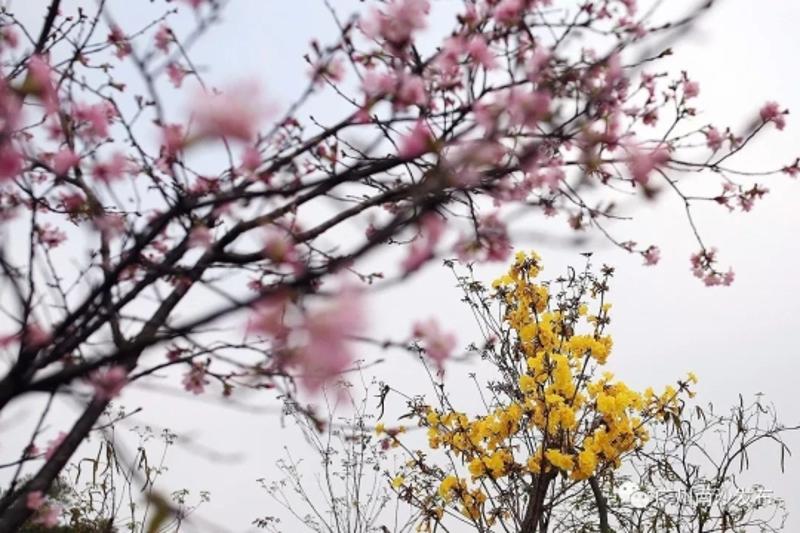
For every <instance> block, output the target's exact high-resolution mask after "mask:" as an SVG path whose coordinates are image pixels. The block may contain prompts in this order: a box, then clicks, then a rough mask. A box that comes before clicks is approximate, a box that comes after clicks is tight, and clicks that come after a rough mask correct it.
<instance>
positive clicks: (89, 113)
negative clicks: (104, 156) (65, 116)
mask: <svg viewBox="0 0 800 533" xmlns="http://www.w3.org/2000/svg"><path fill="white" fill-rule="evenodd" d="M72 115H73V117H74V119H75V120H76V121H77V122H83V123H85V124H86V133H87V135H88V136H89V137H91V138H105V137H108V126H109V122H110V121H111V120H112V119H113V118H114V117H115V116H116V110H115V109H114V108H113V106H111V105H110V104H109V103H107V102H100V103H97V104H92V105H87V104H76V105H75V107H74V108H73V111H72Z"/></svg>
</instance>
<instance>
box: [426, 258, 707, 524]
mask: <svg viewBox="0 0 800 533" xmlns="http://www.w3.org/2000/svg"><path fill="white" fill-rule="evenodd" d="M541 269H542V267H541V260H540V258H539V256H538V255H537V254H535V253H532V254H524V253H519V254H517V256H516V258H515V261H514V263H513V264H512V266H511V268H510V269H509V271H508V272H507V273H506V274H505V275H503V276H502V277H500V278H499V279H498V280H496V281H495V282H494V283H493V288H494V290H495V291H496V296H497V298H498V299H499V300H500V302H501V305H502V306H503V309H504V323H505V329H504V330H503V332H504V333H505V337H504V338H505V339H507V342H505V343H504V346H506V347H507V348H506V349H504V350H501V351H500V352H501V353H498V354H497V355H496V358H495V359H494V360H493V361H494V362H495V363H496V365H495V366H496V367H497V368H498V369H499V370H501V372H500V374H501V376H502V381H503V384H502V385H503V386H502V387H501V390H503V391H504V396H505V399H497V400H496V401H495V402H494V404H493V407H492V410H491V411H490V412H489V413H487V414H485V415H481V416H476V417H470V416H468V415H467V414H466V413H463V412H458V411H453V410H450V409H449V408H447V407H445V406H442V408H440V409H438V410H437V409H436V408H433V407H430V406H426V405H423V406H420V407H419V409H417V410H416V412H415V414H416V415H417V417H418V420H419V423H420V425H422V426H425V427H427V430H428V444H429V446H430V448H433V449H437V448H443V449H444V450H445V452H446V453H447V454H448V455H449V456H450V457H451V458H452V459H454V460H455V464H458V462H460V463H461V464H463V465H465V466H466V467H467V469H468V471H469V474H470V476H471V480H472V481H473V482H476V483H479V484H480V485H482V486H484V487H486V486H487V484H486V483H484V482H485V481H489V482H490V483H489V484H488V486H493V485H494V486H497V482H498V481H499V480H504V481H505V482H508V483H512V482H514V480H521V481H522V482H523V483H527V482H526V481H525V479H526V478H528V479H530V476H534V477H535V476H538V475H542V474H544V473H547V474H548V475H555V474H558V473H561V474H563V475H565V476H569V477H570V478H572V479H574V480H584V479H587V478H589V477H592V476H594V475H596V474H597V473H598V472H600V471H602V470H604V469H615V468H618V467H619V466H620V461H621V459H622V457H623V455H624V454H625V453H627V452H631V451H632V450H634V449H637V448H638V447H640V446H642V445H643V444H644V443H645V442H647V440H648V437H649V436H648V432H647V429H646V425H647V423H648V422H650V421H651V420H656V421H657V420H665V419H667V418H672V415H675V416H677V415H679V414H680V406H681V400H680V393H681V392H687V391H688V385H689V383H694V382H696V378H695V377H694V375H693V374H690V377H689V379H688V380H687V381H685V382H679V387H678V389H675V388H673V387H667V388H666V389H665V390H664V392H663V393H661V394H656V393H655V392H654V391H653V390H652V389H649V388H648V389H647V390H645V391H644V392H643V393H640V392H637V391H635V390H633V389H631V388H630V387H628V386H627V385H626V384H625V383H623V382H621V381H618V380H615V379H614V376H613V375H612V374H611V373H610V372H604V373H602V375H601V376H600V377H599V378H595V375H594V374H595V371H596V370H597V369H598V368H600V367H602V366H603V365H605V364H606V362H607V360H608V358H609V355H610V353H611V349H612V346H613V343H612V340H611V337H610V336H609V335H607V334H606V333H605V332H604V329H605V326H606V325H607V324H608V323H609V321H610V318H609V310H610V308H611V306H610V304H608V303H607V302H605V301H604V296H605V289H604V287H605V284H604V283H598V284H595V285H591V284H588V283H587V286H584V289H585V290H582V291H581V292H579V293H578V294H577V295H574V294H573V295H571V296H569V297H566V296H564V294H563V291H562V294H560V295H558V296H556V297H554V296H553V295H551V293H550V286H549V285H548V284H546V283H537V282H536V278H537V277H538V275H539V273H540V271H541ZM590 306H592V307H596V314H595V315H590V314H589V308H590ZM448 405H449V404H448ZM440 479H441V481H440V484H439V488H438V496H439V497H440V498H441V500H442V501H443V502H444V505H446V504H449V503H451V502H454V501H456V502H458V503H460V507H461V512H462V514H464V515H465V516H467V517H472V518H474V517H475V516H478V514H479V513H480V512H481V506H482V505H483V504H484V502H485V501H486V495H485V494H484V493H483V492H481V491H480V490H479V489H475V490H470V488H469V485H468V483H467V479H466V478H462V477H457V476H455V475H447V476H446V477H443V478H440ZM476 490H477V492H476Z"/></svg>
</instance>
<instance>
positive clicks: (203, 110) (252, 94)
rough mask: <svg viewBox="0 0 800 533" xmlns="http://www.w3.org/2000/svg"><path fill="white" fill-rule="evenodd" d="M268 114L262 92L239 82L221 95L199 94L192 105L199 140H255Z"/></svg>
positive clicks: (253, 85)
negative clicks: (262, 100)
mask: <svg viewBox="0 0 800 533" xmlns="http://www.w3.org/2000/svg"><path fill="white" fill-rule="evenodd" d="M265 115H266V108H265V106H264V105H263V103H262V102H261V90H260V88H259V87H258V85H257V84H255V83H240V84H238V85H234V86H232V87H231V88H229V89H228V90H227V91H225V92H221V93H220V92H215V93H211V92H199V93H196V95H195V98H194V101H193V104H192V116H193V119H194V122H195V126H196V128H197V129H196V131H195V133H194V135H195V136H196V137H198V138H215V137H224V138H230V139H236V140H240V141H252V140H253V138H254V137H255V136H256V132H257V131H258V127H259V125H260V123H261V120H262V119H263V118H264V117H265Z"/></svg>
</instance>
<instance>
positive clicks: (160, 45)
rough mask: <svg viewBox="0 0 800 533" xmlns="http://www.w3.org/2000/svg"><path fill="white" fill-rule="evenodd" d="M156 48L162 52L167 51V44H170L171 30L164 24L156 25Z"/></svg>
mask: <svg viewBox="0 0 800 533" xmlns="http://www.w3.org/2000/svg"><path fill="white" fill-rule="evenodd" d="M155 42H156V48H157V49H159V50H161V51H162V52H164V53H165V54H166V53H168V52H169V46H170V44H172V30H171V29H170V27H169V26H167V25H166V24H162V25H161V26H159V27H158V31H157V32H156V36H155Z"/></svg>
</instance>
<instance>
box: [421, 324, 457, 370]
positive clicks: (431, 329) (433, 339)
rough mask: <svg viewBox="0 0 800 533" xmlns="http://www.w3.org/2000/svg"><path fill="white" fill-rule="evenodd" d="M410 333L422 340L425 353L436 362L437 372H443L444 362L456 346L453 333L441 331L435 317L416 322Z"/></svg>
mask: <svg viewBox="0 0 800 533" xmlns="http://www.w3.org/2000/svg"><path fill="white" fill-rule="evenodd" d="M412 335H413V336H414V337H415V338H417V339H419V340H421V341H422V347H423V349H424V350H425V355H426V356H428V358H429V359H431V360H432V361H433V362H434V364H436V368H437V369H438V370H439V372H443V371H444V362H445V361H446V360H448V359H449V358H450V357H451V356H452V354H453V350H454V349H455V347H456V342H457V341H456V337H455V335H453V334H452V333H449V332H445V331H442V330H441V328H440V327H439V323H438V322H437V320H436V319H435V318H430V319H428V320H427V321H425V322H416V323H415V324H414V329H413V332H412Z"/></svg>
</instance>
